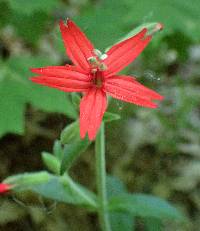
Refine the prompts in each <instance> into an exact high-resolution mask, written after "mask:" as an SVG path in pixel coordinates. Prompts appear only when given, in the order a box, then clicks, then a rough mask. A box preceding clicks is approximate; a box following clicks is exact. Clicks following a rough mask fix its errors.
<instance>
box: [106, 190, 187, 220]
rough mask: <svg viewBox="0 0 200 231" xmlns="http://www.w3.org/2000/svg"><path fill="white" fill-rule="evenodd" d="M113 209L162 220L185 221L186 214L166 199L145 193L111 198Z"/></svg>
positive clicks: (110, 206)
mask: <svg viewBox="0 0 200 231" xmlns="http://www.w3.org/2000/svg"><path fill="white" fill-rule="evenodd" d="M109 208H110V210H111V211H120V212H128V213H130V214H132V215H133V216H139V217H144V218H145V217H152V218H157V219H160V220H168V219H174V220H179V221H184V216H183V215H182V214H181V213H180V212H179V211H178V210H177V209H176V208H175V207H173V206H172V205H171V204H169V203H168V202H166V201H165V200H163V199H161V198H158V197H154V196H150V195H145V194H128V193H125V194H122V195H119V196H114V197H112V198H111V199H110V203H109Z"/></svg>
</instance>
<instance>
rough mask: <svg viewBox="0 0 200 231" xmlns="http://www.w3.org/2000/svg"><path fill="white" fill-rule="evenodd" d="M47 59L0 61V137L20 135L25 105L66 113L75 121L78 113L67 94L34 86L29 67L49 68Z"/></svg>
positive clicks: (22, 128)
mask: <svg viewBox="0 0 200 231" xmlns="http://www.w3.org/2000/svg"><path fill="white" fill-rule="evenodd" d="M51 64H52V61H51V60H48V59H47V58H46V57H45V58H44V57H43V58H42V57H32V56H20V57H12V58H10V59H9V60H8V61H6V62H0V105H1V110H0V136H2V135H3V134H5V133H7V132H14V133H18V134H22V133H23V131H24V111H25V106H26V104H27V103H31V104H32V105H33V106H35V107H36V108H38V109H42V110H45V111H48V112H60V113H65V114H67V115H68V116H69V117H71V118H76V116H77V112H76V110H75V108H74V106H73V104H72V103H71V101H70V100H69V98H68V95H66V94H65V93H63V92H60V91H58V90H55V89H50V88H48V87H43V86H38V85H37V84H33V83H32V82H31V81H30V80H29V77H30V76H32V74H31V72H29V68H30V67H41V66H45V65H51Z"/></svg>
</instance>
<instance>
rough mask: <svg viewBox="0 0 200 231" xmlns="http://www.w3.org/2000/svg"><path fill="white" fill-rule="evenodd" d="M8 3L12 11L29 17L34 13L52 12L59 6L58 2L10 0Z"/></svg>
mask: <svg viewBox="0 0 200 231" xmlns="http://www.w3.org/2000/svg"><path fill="white" fill-rule="evenodd" d="M8 2H9V4H10V7H11V9H12V10H14V11H18V12H19V13H25V14H27V15H28V14H31V13H32V12H34V11H44V12H50V11H52V10H53V9H55V7H56V6H57V5H58V1H56V0H42V1H41V0H29V1H27V0H17V1H16V0H8Z"/></svg>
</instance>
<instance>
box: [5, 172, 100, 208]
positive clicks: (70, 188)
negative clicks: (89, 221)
mask: <svg viewBox="0 0 200 231" xmlns="http://www.w3.org/2000/svg"><path fill="white" fill-rule="evenodd" d="M4 182H5V183H9V184H12V185H14V186H15V187H14V188H13V190H14V191H16V192H21V191H27V190H28V191H33V192H35V193H38V194H40V195H42V196H44V197H46V198H49V199H52V200H55V201H58V202H65V203H71V204H76V205H81V206H84V207H87V208H90V209H93V210H95V209H96V207H97V202H96V195H95V194H94V193H93V192H90V191H89V190H87V189H86V188H85V187H83V186H82V185H80V184H78V183H75V182H74V181H73V180H72V179H71V178H70V177H69V176H68V175H64V176H54V175H52V174H49V173H47V172H45V171H42V172H38V173H24V174H18V175H15V176H11V177H8V178H7V179H6V180H5V181H4Z"/></svg>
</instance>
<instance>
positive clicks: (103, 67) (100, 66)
mask: <svg viewBox="0 0 200 231" xmlns="http://www.w3.org/2000/svg"><path fill="white" fill-rule="evenodd" d="M107 68H108V67H107V66H106V64H105V63H101V64H100V65H99V70H100V71H105V70H106V69H107Z"/></svg>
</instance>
